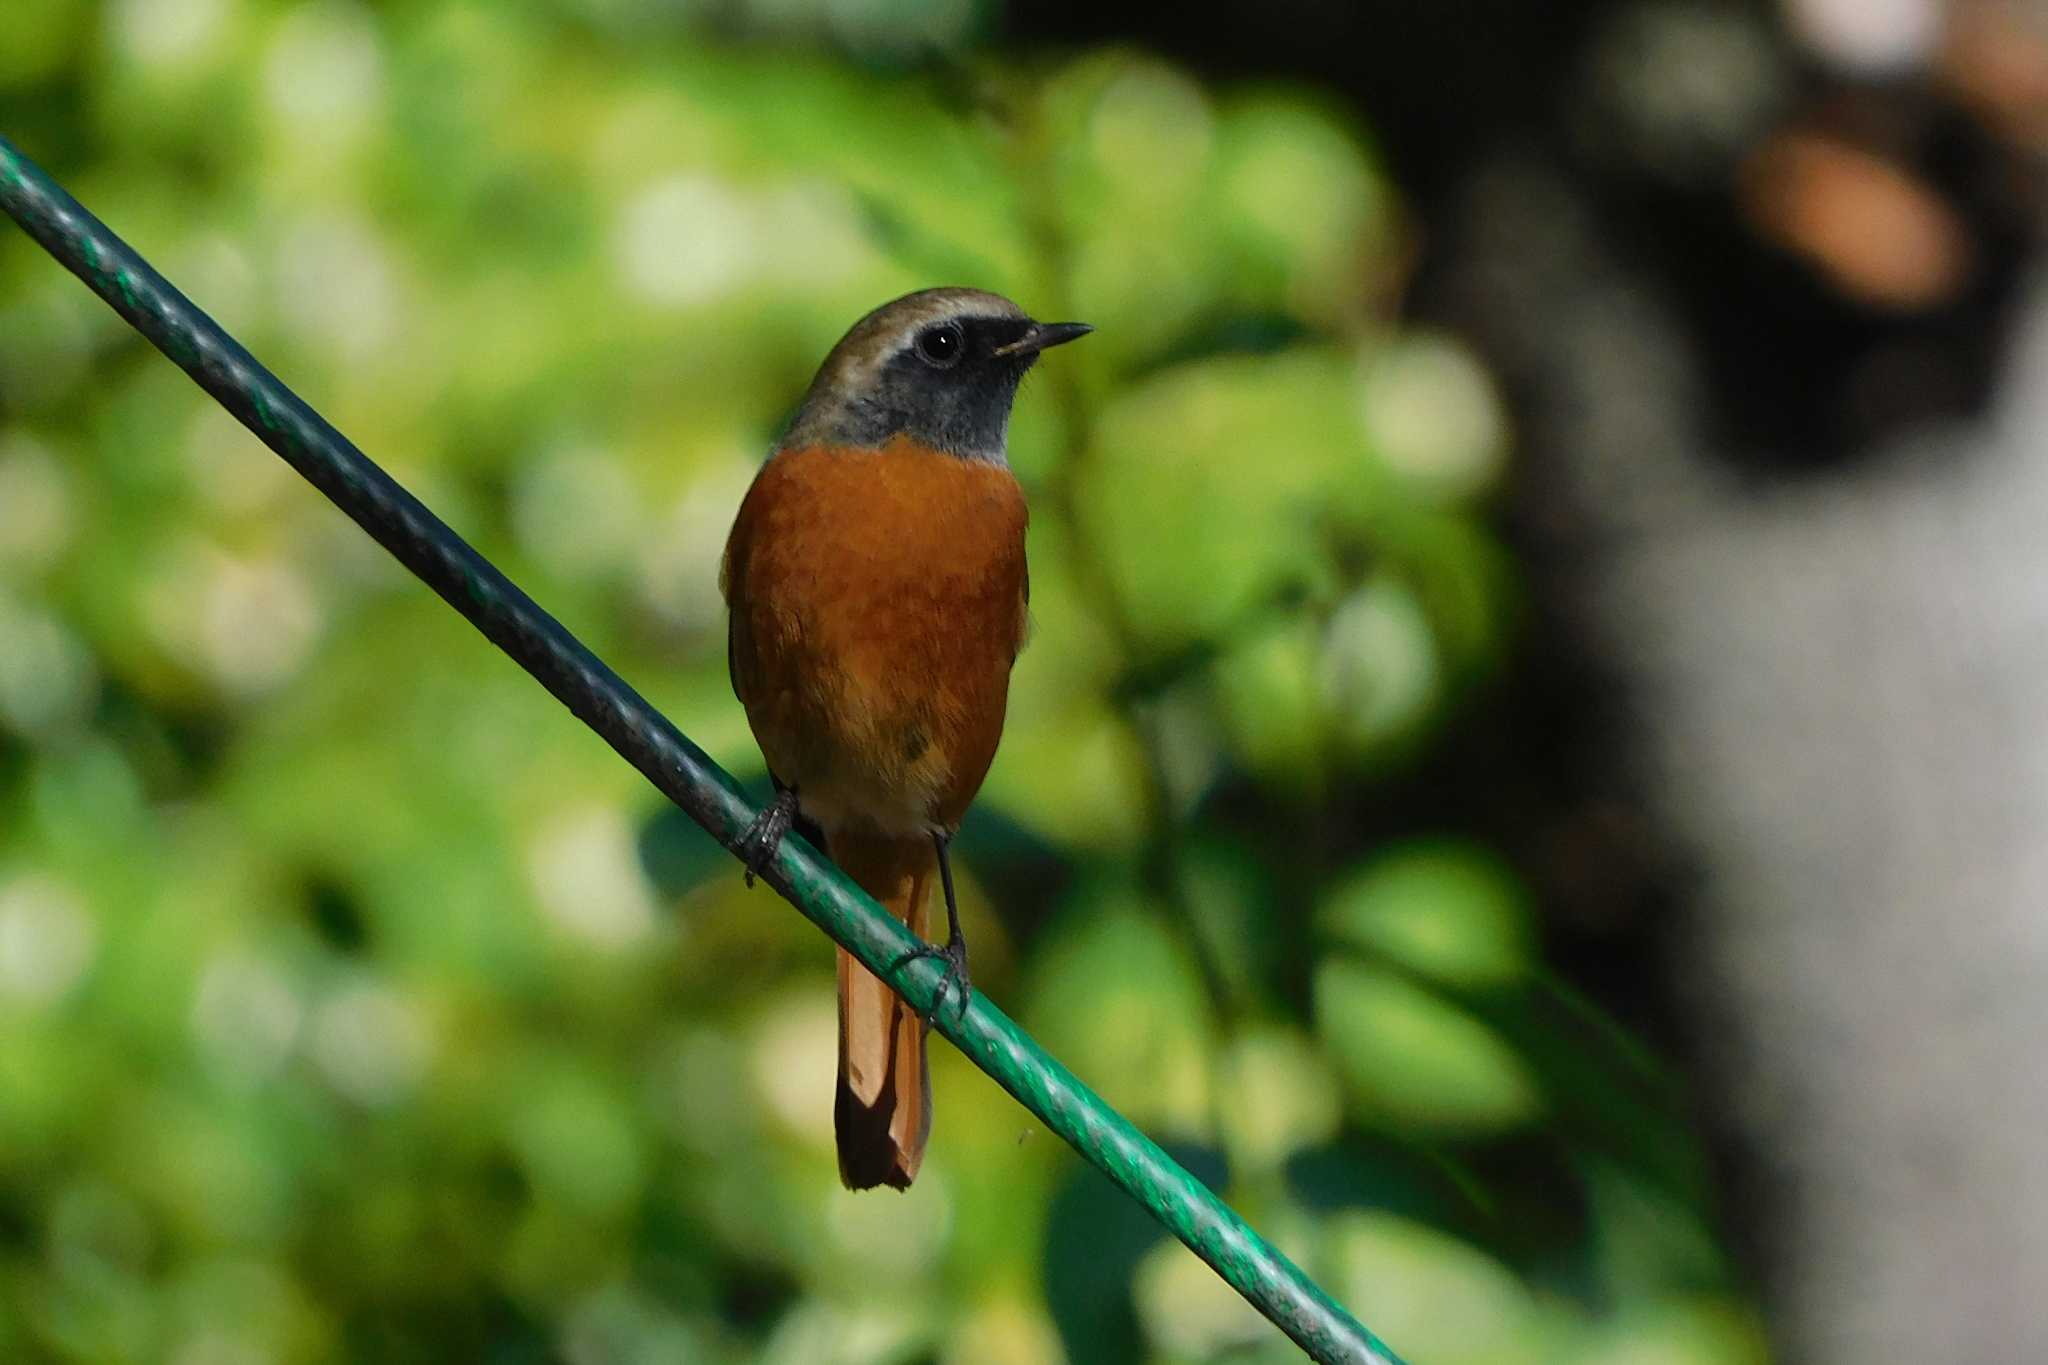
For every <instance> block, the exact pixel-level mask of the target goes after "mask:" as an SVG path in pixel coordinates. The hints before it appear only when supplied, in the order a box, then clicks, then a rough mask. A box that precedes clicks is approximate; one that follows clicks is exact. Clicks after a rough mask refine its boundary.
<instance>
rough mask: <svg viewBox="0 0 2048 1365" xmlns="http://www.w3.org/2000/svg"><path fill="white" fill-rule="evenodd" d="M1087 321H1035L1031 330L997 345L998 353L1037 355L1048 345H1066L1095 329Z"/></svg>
mask: <svg viewBox="0 0 2048 1365" xmlns="http://www.w3.org/2000/svg"><path fill="white" fill-rule="evenodd" d="M1094 330H1095V329H1094V328H1093V327H1090V326H1089V325H1088V324H1087V323H1085V322H1034V323H1032V324H1031V328H1030V330H1029V331H1027V332H1025V333H1024V335H1023V336H1020V337H1018V338H1017V339H1016V340H1015V341H1013V342H1011V343H1010V344H1009V345H1007V346H998V347H996V351H995V353H996V354H997V355H1036V354H1038V353H1039V352H1040V351H1042V350H1044V349H1045V348H1046V347H1048V346H1064V345H1066V344H1067V343H1068V342H1070V341H1076V340H1079V339H1080V338H1081V337H1084V336H1087V335H1088V334H1089V333H1090V332H1092V331H1094Z"/></svg>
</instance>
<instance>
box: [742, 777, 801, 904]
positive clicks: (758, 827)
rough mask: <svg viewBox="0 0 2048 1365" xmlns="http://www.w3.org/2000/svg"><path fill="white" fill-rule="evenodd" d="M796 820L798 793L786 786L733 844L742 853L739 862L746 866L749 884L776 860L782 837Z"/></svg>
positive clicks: (762, 808)
mask: <svg viewBox="0 0 2048 1365" xmlns="http://www.w3.org/2000/svg"><path fill="white" fill-rule="evenodd" d="M794 823H796V792H795V791H793V790H791V789H790V788H787V787H785V788H783V789H782V790H780V791H778V792H776V793H775V799H774V800H773V801H770V802H769V803H768V804H767V805H765V806H763V807H761V813H760V814H759V815H757V816H755V817H754V822H753V823H752V824H750V825H748V826H747V828H746V830H745V832H743V833H742V834H741V835H740V837H739V841H738V842H737V843H735V844H734V845H733V852H735V853H737V854H739V855H740V861H741V862H743V863H745V864H746V865H747V885H748V886H752V885H753V884H754V878H756V877H758V876H760V875H761V874H762V873H763V872H766V871H767V870H768V865H769V864H770V863H772V862H774V861H775V854H776V851H777V850H778V849H780V848H781V847H782V836H783V835H785V834H787V833H789V828H790V826H791V825H793V824H794Z"/></svg>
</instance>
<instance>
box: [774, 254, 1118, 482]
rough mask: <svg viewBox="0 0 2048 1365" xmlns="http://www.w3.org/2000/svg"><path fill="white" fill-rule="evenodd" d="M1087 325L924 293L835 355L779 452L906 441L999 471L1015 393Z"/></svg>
mask: <svg viewBox="0 0 2048 1365" xmlns="http://www.w3.org/2000/svg"><path fill="white" fill-rule="evenodd" d="M1093 330H1094V329H1093V328H1091V327H1090V326H1088V324H1087V323H1085V322H1036V321H1033V320H1032V318H1031V316H1030V315H1029V314H1027V313H1026V312H1025V311H1024V310H1023V309H1021V308H1019V307H1018V306H1017V305H1016V304H1014V303H1012V302H1010V301H1009V300H1008V299H1006V298H1004V297H1003V296H1002V295H1000V294H990V293H986V292H984V291H982V290H979V289H924V290H920V291H918V292H917V293H915V294H906V295H904V296H903V297H902V298H900V299H897V300H895V301H894V302H891V303H885V304H883V305H882V306H881V307H880V308H877V309H875V311H874V312H872V313H869V314H868V315H867V316H866V317H864V318H862V319H861V320H860V321H859V322H856V323H855V324H854V325H853V328H852V330H851V331H849V332H847V334H846V335H845V336H844V337H843V338H841V340H840V342H839V344H838V345H837V346H834V347H833V348H832V354H830V355H829V356H827V357H825V363H824V364H823V365H821V366H820V367H819V368H818V376H817V378H816V379H813V380H812V381H811V388H810V392H809V393H807V394H805V395H804V402H803V406H802V407H801V408H800V409H798V411H797V415H796V419H795V420H794V421H793V422H791V423H790V427H789V431H788V434H786V435H785V436H784V437H783V439H782V448H783V449H785V450H794V449H798V448H801V447H804V446H814V445H837V446H852V447H856V448H875V447H879V446H882V445H884V444H886V443H887V442H888V441H889V440H890V439H891V438H893V437H896V436H907V437H910V438H911V439H912V440H915V441H918V442H920V443H922V444H924V445H926V446H929V447H931V448H932V449H934V450H937V451H940V452H942V453H944V454H947V455H954V456H958V457H959V458H962V459H970V460H990V461H994V462H996V463H1001V462H1002V461H1003V459H1004V458H1005V445H1006V442H1007V438H1008V435H1009V429H1010V404H1011V401H1012V400H1013V399H1014V398H1015V397H1016V396H1017V384H1018V382H1019V381H1020V380H1022V379H1023V378H1024V372H1025V371H1026V370H1029V369H1030V368H1031V366H1032V364H1033V363H1034V362H1035V361H1036V360H1037V359H1038V353H1039V352H1040V351H1043V350H1044V349H1045V348H1046V347H1048V346H1058V345H1060V344H1061V343H1063V342H1068V341H1072V340H1074V339H1075V338H1076V337H1080V336H1085V335H1087V334H1088V333H1089V332H1091V331H1093Z"/></svg>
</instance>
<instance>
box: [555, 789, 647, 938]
mask: <svg viewBox="0 0 2048 1365" xmlns="http://www.w3.org/2000/svg"><path fill="white" fill-rule="evenodd" d="M526 873H527V878H528V881H529V883H530V884H531V885H532V887H533V894H534V896H535V898H536V899H538V900H539V901H540V905H541V909H542V910H543V911H545V912H546V914H547V916H548V918H549V919H550V920H552V921H554V923H555V924H556V925H557V926H559V927H560V928H562V929H564V930H566V931H568V932H569V933H571V934H574V935H575V936H576V937H577V938H580V939H582V940H583V941H584V942H586V943H589V944H590V945H592V946H593V947H597V948H604V949H609V950H612V951H614V952H616V951H621V950H623V949H626V948H630V947H632V946H634V945H635V944H638V943H642V942H644V941H645V940H646V939H647V938H648V936H649V935H651V934H652V933H653V932H654V927H655V922H656V911H655V901H654V888H653V886H652V885H651V884H650V883H649V882H648V880H647V874H646V872H645V870H644V869H643V868H642V867H641V865H640V853H639V848H638V846H637V844H636V842H635V839H634V835H633V827H632V825H631V823H629V822H628V820H627V818H626V815H625V813H624V812H623V811H621V810H619V809H617V808H616V807H612V806H586V807H580V808H577V809H572V810H567V811H562V812H559V813H558V814H556V815H555V817H554V818H553V819H552V820H551V821H550V823H549V824H548V825H547V826H546V827H545V828H543V829H542V830H541V831H540V832H539V833H538V834H537V835H536V836H535V837H534V839H533V841H532V843H531V844H530V845H529V847H528V851H527V858H526Z"/></svg>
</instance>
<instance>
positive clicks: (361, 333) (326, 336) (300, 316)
mask: <svg viewBox="0 0 2048 1365" xmlns="http://www.w3.org/2000/svg"><path fill="white" fill-rule="evenodd" d="M399 285H400V281H399V274H398V268H397V265H396V263H395V262H394V261H393V259H392V252H391V246H390V244H389V243H388V242H387V241H386V240H385V238H384V237H383V235H382V234H380V233H379V232H378V231H377V230H376V229H375V228H374V227H372V226H371V225H369V224H368V223H365V222H362V221H361V220H359V219H356V218H353V217H349V216H344V215H338V214H337V215H325V216H317V217H309V218H305V219H302V220H300V221H299V222H298V223H297V224H296V225H294V226H293V227H292V229H291V230H290V231H289V232H288V233H287V234H286V235H285V237H284V240H283V241H282V242H281V243H280V244H279V247H278V254H277V278H276V284H275V290H274V298H273V302H274V304H275V306H276V308H277V312H278V316H280V317H281V318H283V319H284V321H285V322H286V324H287V325H289V326H290V327H291V328H292V330H293V331H295V332H296V333H297V334H298V335H299V336H300V337H302V338H304V339H305V340H306V341H308V342H310V343H312V344H314V345H317V346H321V347H323V348H325V349H327V350H329V351H332V352H334V353H335V354H336V355H338V356H339V357H340V358H341V359H343V360H345V361H348V362H350V363H353V364H361V363H363V362H366V361H368V360H370V359H371V358H372V357H374V356H375V355H376V353H377V352H378V351H380V350H381V349H383V348H384V347H386V346H388V345H390V344H391V343H392V341H393V340H394V339H395V338H396V337H397V334H398V327H399V322H400V319H401V317H402V315H403V313H404V311H405V310H404V306H403V299H402V296H401V291H400V287H399Z"/></svg>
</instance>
